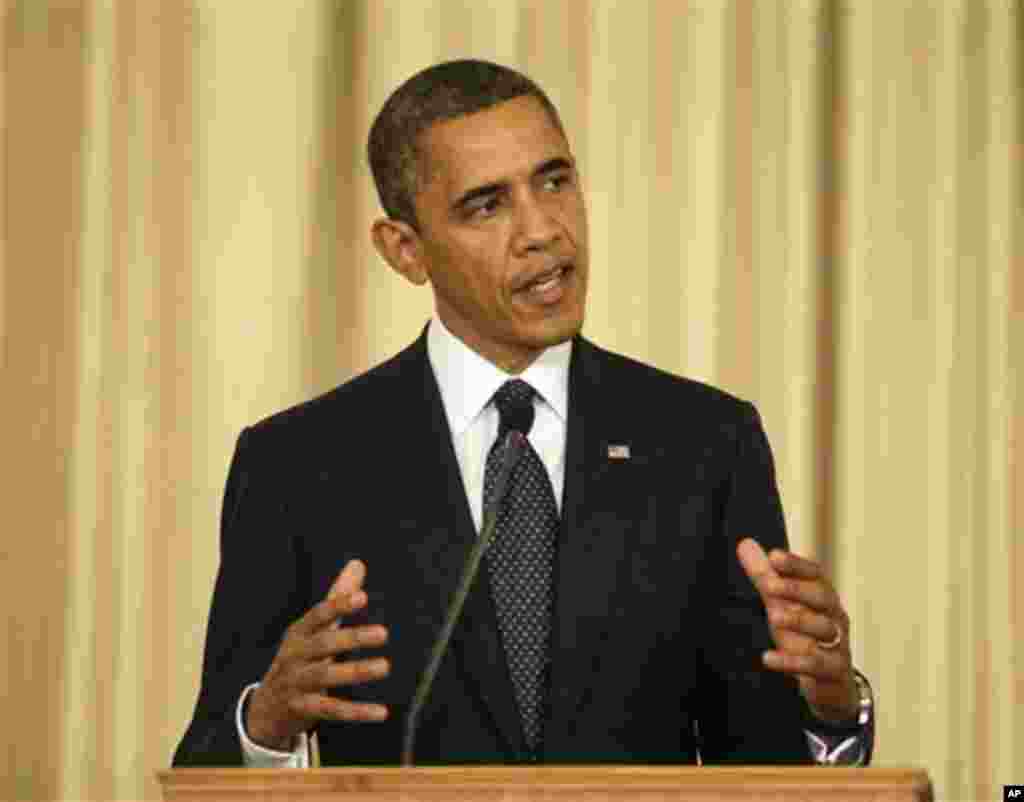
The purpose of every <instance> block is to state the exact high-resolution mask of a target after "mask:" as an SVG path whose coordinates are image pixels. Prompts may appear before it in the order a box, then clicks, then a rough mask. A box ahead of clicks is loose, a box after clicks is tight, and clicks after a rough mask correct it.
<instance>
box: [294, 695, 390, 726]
mask: <svg viewBox="0 0 1024 802" xmlns="http://www.w3.org/2000/svg"><path fill="white" fill-rule="evenodd" d="M291 708H292V711H293V712H294V713H295V714H297V715H299V716H301V717H303V718H307V719H328V720H333V721H384V720H385V719H387V717H388V708H387V706H385V705H378V704H370V703H366V702H352V701H350V700H348V699H335V698H333V697H331V696H327V695H325V694H313V693H310V694H304V695H303V696H299V697H296V699H295V700H294V701H293V702H292V704H291Z"/></svg>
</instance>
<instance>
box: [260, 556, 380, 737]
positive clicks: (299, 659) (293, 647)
mask: <svg viewBox="0 0 1024 802" xmlns="http://www.w3.org/2000/svg"><path fill="white" fill-rule="evenodd" d="M365 578H366V565H365V564H363V562H361V561H360V560H350V561H349V562H348V564H347V565H346V566H345V567H344V569H342V571H341V573H340V574H338V578H337V579H335V580H334V584H333V585H331V589H330V591H328V593H327V597H326V598H325V599H324V600H323V601H322V602H320V603H319V604H317V605H316V606H315V607H313V608H312V609H310V610H309V611H308V612H307V613H306V614H305V615H304V616H302V618H300V619H298V620H297V621H295V622H294V623H293V624H292V625H291V626H289V627H288V629H287V630H285V635H284V638H283V640H282V641H281V645H280V646H279V647H278V649H277V655H276V656H275V657H274V661H273V662H272V663H271V664H270V668H269V669H268V670H267V673H266V675H265V676H264V677H263V679H262V680H261V681H260V685H259V687H258V688H256V690H254V691H253V692H252V695H251V696H250V697H249V703H248V709H247V711H246V717H245V731H246V733H247V734H248V735H249V737H250V738H251V739H252V740H253V741H255V742H256V743H258V744H260V745H261V746H266V747H268V748H270V749H280V750H282V751H291V749H292V748H293V744H294V740H295V736H296V735H298V734H299V733H300V732H305V731H307V730H309V729H310V728H311V727H312V726H313V725H314V724H315V723H316V722H317V721H319V720H321V719H331V720H334V721H383V720H384V719H386V718H387V717H388V709H387V707H386V706H385V705H378V704H365V703H357V702H352V701H349V700H346V699H336V698H334V697H332V696H329V695H328V693H327V691H328V689H330V688H334V687H338V686H341V685H358V684H361V683H364V682H370V681H372V680H376V679H381V678H382V677H386V676H387V675H388V672H389V671H390V668H391V667H390V664H389V662H388V660H387V659H386V658H374V659H370V660H348V661H336V660H335V659H334V656H335V655H337V654H341V653H344V652H349V651H352V650H354V649H361V648H365V647H370V646H382V645H383V644H385V643H387V639H388V632H387V629H386V628H385V627H383V626H379V625H369V626H360V627H345V626H339V625H338V623H337V622H338V619H339V618H340V617H342V616H346V615H351V614H352V613H354V612H356V611H357V610H360V609H362V608H363V607H365V606H366V603H367V596H366V592H365V591H364V590H363V589H362V585H363V581H364V580H365Z"/></svg>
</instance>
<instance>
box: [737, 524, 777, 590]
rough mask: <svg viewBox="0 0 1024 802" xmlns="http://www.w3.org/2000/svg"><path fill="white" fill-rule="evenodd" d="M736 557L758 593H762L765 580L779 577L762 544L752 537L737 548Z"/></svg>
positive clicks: (742, 541)
mask: <svg viewBox="0 0 1024 802" xmlns="http://www.w3.org/2000/svg"><path fill="white" fill-rule="evenodd" d="M736 556H737V557H739V560H740V565H742V566H743V570H744V571H746V573H747V576H748V577H750V581H751V582H753V583H754V587H756V588H757V589H758V591H761V585H762V584H763V583H764V581H765V580H767V579H774V578H775V577H776V576H777V574H776V573H775V568H773V567H772V564H771V561H770V560H769V559H768V555H767V554H765V551H764V549H763V548H762V547H761V544H760V543H758V542H757V541H756V540H754V538H752V537H748V538H744V539H743V540H741V541H740V544H739V545H738V546H737V547H736Z"/></svg>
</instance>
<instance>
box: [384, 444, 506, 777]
mask: <svg viewBox="0 0 1024 802" xmlns="http://www.w3.org/2000/svg"><path fill="white" fill-rule="evenodd" d="M525 449H526V436H525V435H524V434H523V433H522V432H517V431H516V430H514V429H513V430H512V431H510V432H509V433H508V434H507V435H506V436H505V444H504V451H505V453H504V458H503V459H502V462H501V470H500V471H499V473H498V479H497V481H496V483H495V486H494V496H493V500H492V502H491V505H490V507H488V508H487V509H486V510H484V519H483V525H482V526H481V527H480V537H478V538H477V540H476V543H474V544H473V548H471V549H470V550H469V554H467V555H466V562H465V564H464V565H463V566H462V577H461V579H460V580H459V584H458V587H456V589H455V594H454V595H453V596H452V600H451V602H450V603H449V605H448V610H447V612H446V613H445V617H444V624H443V625H442V626H441V631H440V632H439V633H438V636H437V640H436V641H434V647H433V649H431V652H430V659H429V660H428V661H427V667H426V668H425V669H424V670H423V674H422V675H421V676H420V681H419V684H418V685H417V686H416V693H415V695H414V696H413V700H412V705H411V706H410V707H409V712H408V714H407V715H406V717H405V737H404V738H403V740H402V765H403V766H411V765H412V756H413V749H414V747H415V744H416V725H417V723H418V722H417V719H418V718H419V715H420V710H422V708H423V705H424V703H426V701H427V696H428V695H429V694H430V688H431V686H432V685H433V684H434V678H435V677H436V676H437V670H438V669H439V668H440V667H441V660H442V659H443V658H444V656H445V653H446V652H447V651H448V642H449V641H450V640H451V637H452V633H453V632H454V631H455V625H456V624H458V623H459V618H460V617H461V616H462V608H463V606H464V605H465V603H466V597H467V596H468V595H469V590H470V588H471V587H472V586H473V581H474V580H475V579H476V575H477V572H478V571H479V569H480V561H481V560H482V559H483V556H484V552H485V551H487V547H488V546H490V544H491V541H492V540H494V530H495V529H496V528H497V525H498V511H499V510H500V509H501V502H502V500H503V499H504V498H505V491H506V489H507V488H508V479H509V476H511V474H512V469H513V468H514V467H515V465H516V463H517V462H518V461H519V458H520V457H521V456H522V454H523V451H524V450H525Z"/></svg>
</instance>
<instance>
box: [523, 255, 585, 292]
mask: <svg viewBox="0 0 1024 802" xmlns="http://www.w3.org/2000/svg"><path fill="white" fill-rule="evenodd" d="M572 270H573V266H572V263H571V262H566V263H565V264H561V265H559V266H558V267H556V268H554V269H552V270H548V271H546V272H544V273H541V274H540V275H539V276H537V278H535V279H534V280H533V281H531V282H530V283H529V284H526V285H525V286H523V287H522V288H521V289H520V292H523V293H527V294H529V295H534V296H538V297H541V298H546V297H549V296H551V295H553V294H555V293H559V291H560V290H561V288H562V286H563V285H564V283H565V278H566V277H567V276H568V275H569V274H570V273H571V272H572ZM559 294H560V293H559Z"/></svg>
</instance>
